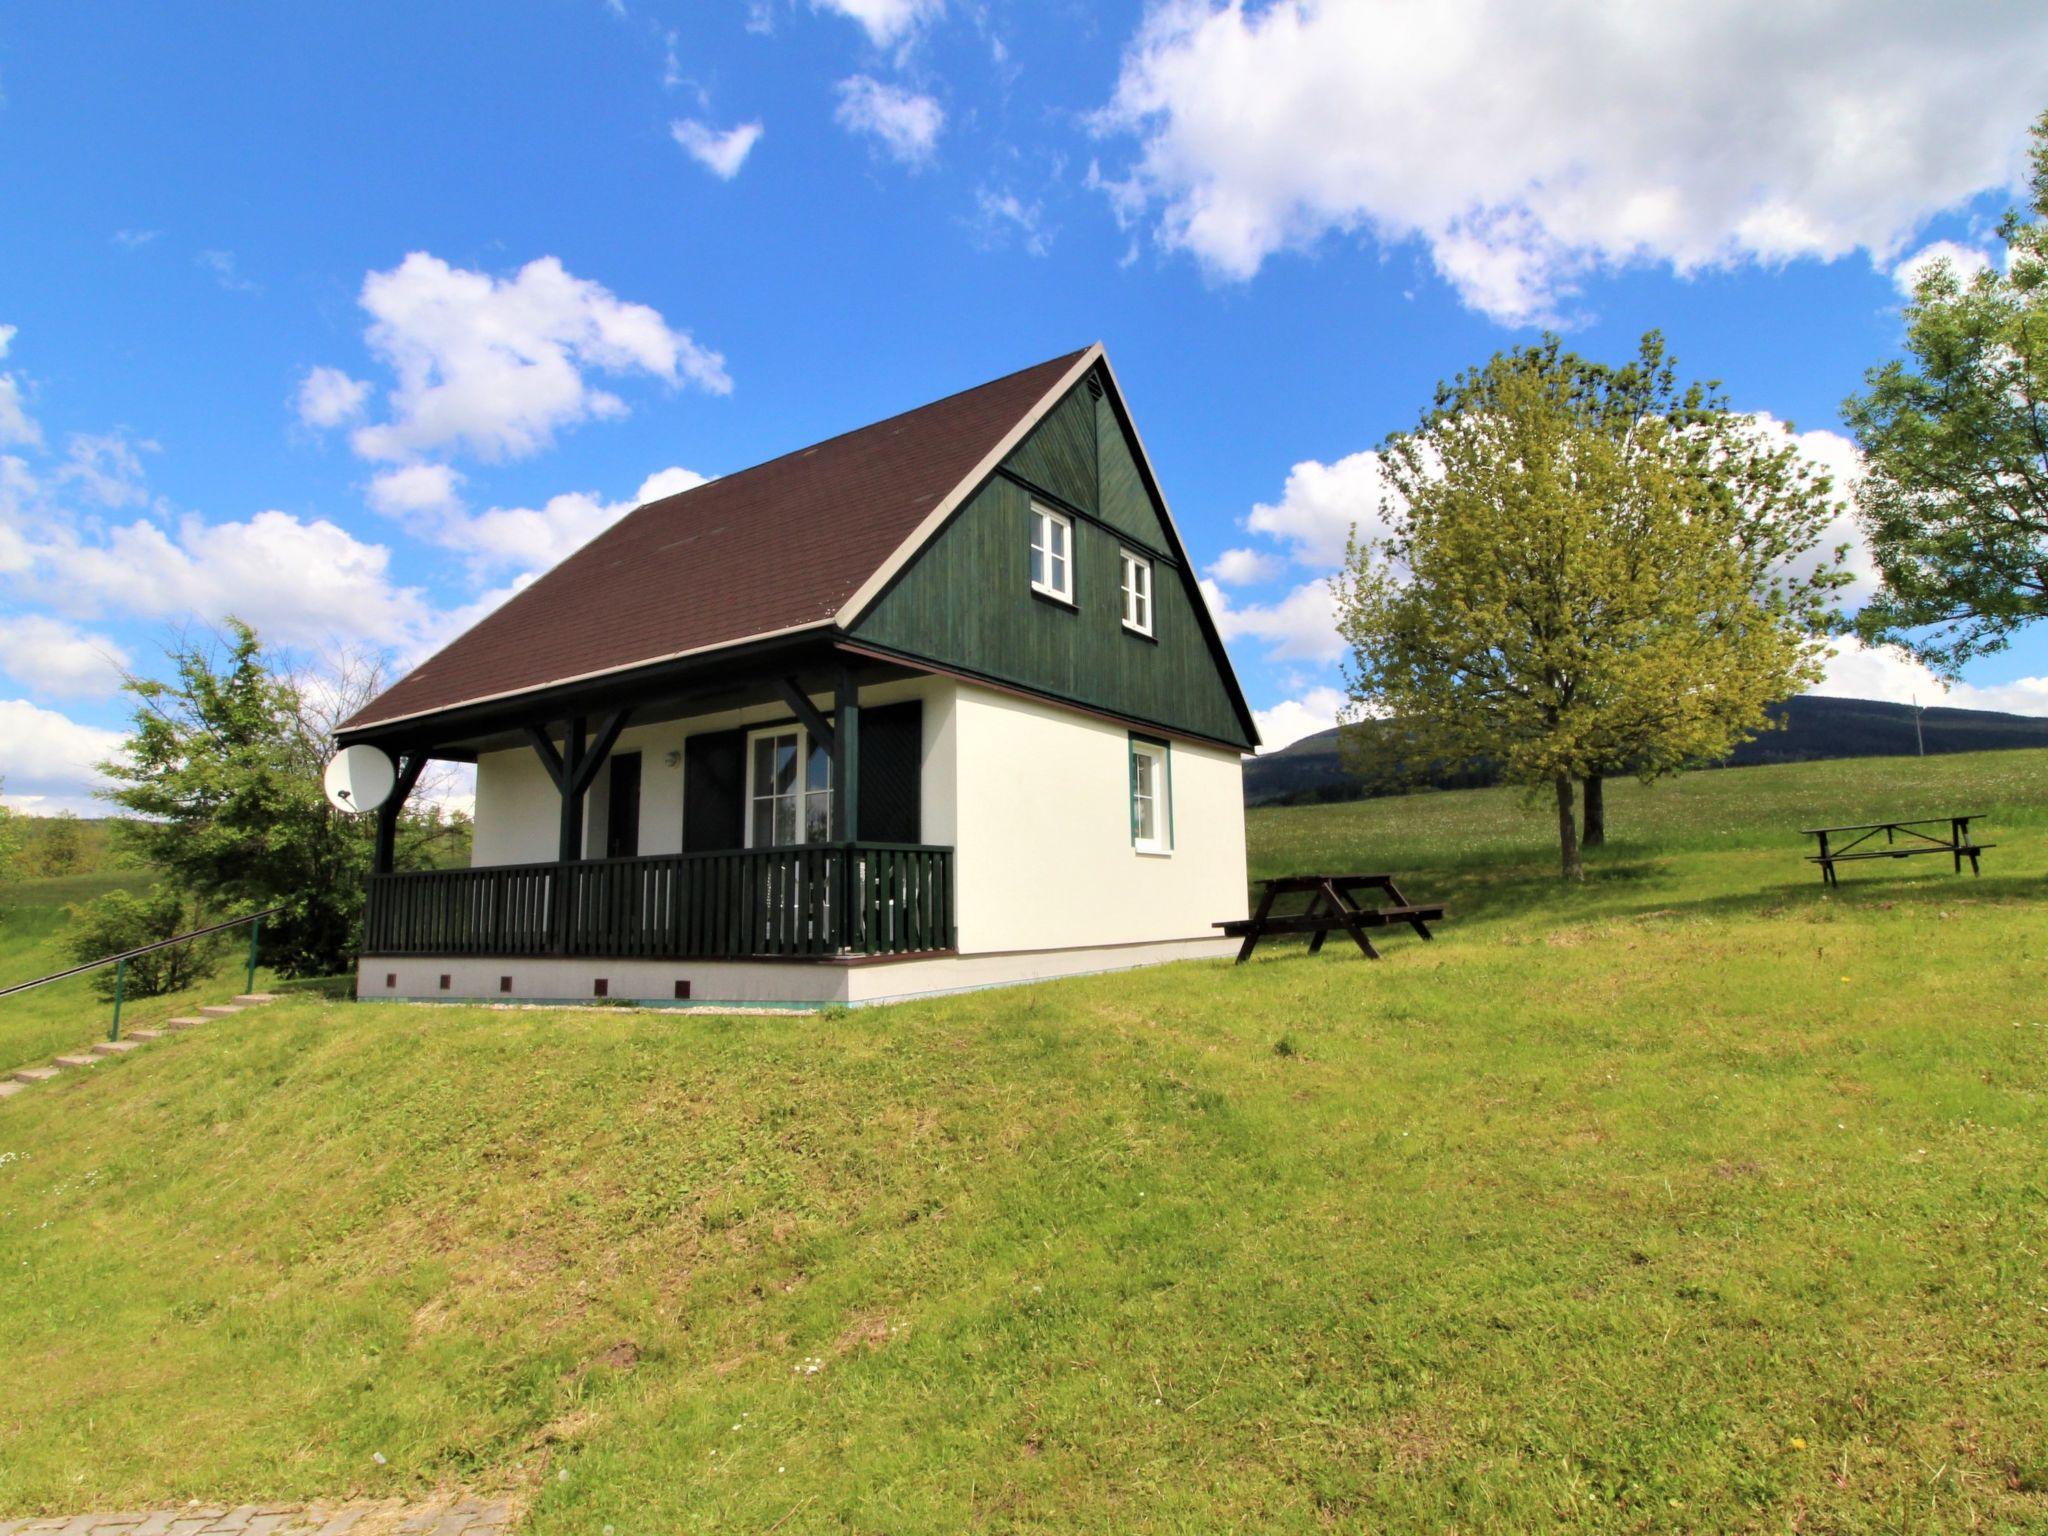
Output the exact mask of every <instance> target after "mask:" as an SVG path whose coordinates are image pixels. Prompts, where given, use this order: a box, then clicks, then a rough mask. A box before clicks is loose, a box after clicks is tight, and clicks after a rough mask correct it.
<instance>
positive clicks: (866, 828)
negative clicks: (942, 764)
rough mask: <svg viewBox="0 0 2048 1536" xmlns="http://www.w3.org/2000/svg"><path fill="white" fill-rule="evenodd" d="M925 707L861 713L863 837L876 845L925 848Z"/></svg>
mask: <svg viewBox="0 0 2048 1536" xmlns="http://www.w3.org/2000/svg"><path fill="white" fill-rule="evenodd" d="M923 799H924V704H923V703H922V702H921V701H920V700H917V699H911V700H909V701H907V702H905V703H902V704H884V705H880V706H870V707H869V708H866V709H863V710H862V711H861V712H860V835H861V837H862V838H863V839H864V840H866V841H868V842H873V843H916V842H922V841H923V838H922V837H921V836H920V833H921V832H922V830H923V820H922V818H923Z"/></svg>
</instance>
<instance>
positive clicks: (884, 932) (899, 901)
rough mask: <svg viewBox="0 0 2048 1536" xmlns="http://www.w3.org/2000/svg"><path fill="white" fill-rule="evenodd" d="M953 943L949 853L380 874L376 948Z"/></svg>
mask: <svg viewBox="0 0 2048 1536" xmlns="http://www.w3.org/2000/svg"><path fill="white" fill-rule="evenodd" d="M952 947H953V850H952V849H950V848H938V847H930V846H926V845H923V844H913V843H809V844H804V845H801V846H798V847H791V848H750V849H745V850H736V851H734V852H731V853H683V854H661V855H655V856H652V857H646V858H633V859H585V860H582V861H579V862H577V863H572V864H501V865H487V866H485V867H482V868H479V869H445V870H428V871H423V872H418V873H409V874H394V875H372V876H371V877H370V888H369V904H368V907H367V910H366V911H365V913H364V917H363V953H364V954H366V955H506V956H539V955H592V956H609V957H619V958H627V959H649V960H693V959H706V960H709V959H724V960H739V959H749V958H754V957H760V956H772V957H790V956H825V955H838V954H858V955H897V954H915V953H918V952H921V951H928V950H939V949H950V948H952Z"/></svg>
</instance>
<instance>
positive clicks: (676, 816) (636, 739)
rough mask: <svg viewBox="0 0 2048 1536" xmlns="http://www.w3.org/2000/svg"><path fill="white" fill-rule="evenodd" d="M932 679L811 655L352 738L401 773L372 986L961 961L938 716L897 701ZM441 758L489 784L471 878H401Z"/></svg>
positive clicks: (566, 689)
mask: <svg viewBox="0 0 2048 1536" xmlns="http://www.w3.org/2000/svg"><path fill="white" fill-rule="evenodd" d="M927 680H928V679H927V677H926V674H925V672H924V671H923V669H921V668H918V667H915V666H913V665H910V664H909V663H907V662H905V661H899V660H897V659H895V658H892V657H888V656H886V655H882V654H878V653H875V652H872V651H868V650H865V649H857V648H852V647H846V646H843V645H837V644H831V643H824V642H820V641H815V640H809V641H804V642H801V643H786V644H782V645H775V646H767V647H761V648H757V649H753V650H751V651H750V652H748V653H742V654H736V653H735V652H733V651H727V652H724V653H723V654H720V655H717V656H711V657H704V658H697V659H689V660H680V661H676V662H671V663H666V664H663V665H661V666H659V667H651V668H644V669H636V671H635V673H633V674H630V675H613V676H610V677H606V678H604V679H602V680H599V681H597V682H595V683H593V684H591V685H588V686H581V687H579V686H577V685H574V684H568V685H563V686H561V687H558V688H552V689H548V690H540V691H536V692H535V693H533V694H529V695H526V696H523V697H522V698H520V699H517V700H506V701H502V702H498V703H495V704H484V705H472V706H465V707H464V708H463V709H461V710H456V711H447V712H442V713H440V714H436V715H432V716H427V717H423V718H420V719H416V720H405V721H394V722H388V723H384V724H380V725H378V726H374V727H370V728H366V729H363V730H358V731H353V732H348V733H345V734H344V736H343V740H344V742H345V743H353V742H370V743H372V744H374V745H377V746H380V747H382V748H383V749H384V750H385V751H386V752H387V753H388V754H389V755H390V756H391V757H392V759H393V760H394V762H395V763H396V765H397V769H398V775H397V788H396V789H395V790H394V792H393V794H392V795H391V796H390V798H389V799H387V800H386V801H385V803H384V804H383V805H382V806H381V807H380V808H379V810H378V812H377V815H378V835H377V841H376V854H375V859H374V865H373V871H372V873H371V875H370V877H369V882H368V891H367V903H366V909H365V916H364V927H363V943H362V955H363V958H364V962H365V966H366V968H367V966H368V964H369V962H370V961H372V960H374V959H381V958H387V957H388V958H391V959H394V960H395V959H399V958H408V957H409V958H415V959H419V958H428V957H443V958H447V959H449V960H460V959H468V960H481V959H487V958H501V959H505V960H513V959H527V960H534V961H540V960H556V961H567V960H579V959H607V960H619V961H633V960H646V961H682V960H698V961H702V960H714V961H752V960H774V961H790V960H799V961H801V960H811V961H832V960H834V959H847V960H857V959H864V958H877V959H879V958H891V957H911V956H918V955H927V956H929V955H943V954H946V953H949V952H951V951H952V950H954V949H955V947H956V937H955V925H954V890H955V881H954V854H953V849H952V847H951V846H950V845H949V844H946V843H935V842H926V841H924V840H923V838H922V835H921V834H922V816H921V814H920V811H921V801H922V799H923V798H924V797H923V789H924V786H923V782H922V781H923V766H922V765H923V752H922V730H921V720H922V715H921V704H920V702H919V701H918V699H917V698H916V697H915V696H914V694H913V696H912V697H910V698H908V699H906V698H905V697H904V695H905V691H906V687H907V686H908V685H911V684H914V683H918V682H924V681H927ZM877 698H879V699H881V700H883V701H885V702H884V703H883V705H882V706H881V707H879V708H877V707H874V701H875V700H876V699H877ZM864 704H865V705H866V707H864ZM736 722H737V723H736ZM864 725H865V726H868V727H869V729H866V730H864ZM436 760H441V761H454V762H472V763H478V764H479V765H480V766H479V790H478V817H477V852H476V858H477V862H476V863H475V864H474V865H473V866H472V867H471V868H468V869H447V870H427V871H408V872H397V871H394V869H393V867H392V865H393V852H394V849H395V846H396V831H397V824H398V818H399V815H400V814H401V811H402V807H403V805H404V803H405V800H406V798H407V797H408V796H409V795H410V794H411V792H412V791H413V789H414V788H415V787H416V786H417V784H418V782H419V780H420V777H421V775H422V773H423V772H424V771H425V769H426V767H427V765H428V764H429V763H430V762H433V761H436ZM486 778H488V779H489V781H490V784H491V786H492V787H493V794H492V795H490V796H487V795H486V793H485V790H486V784H485V780H486ZM507 786H509V788H508V787H507ZM949 831H950V827H945V828H943V829H942V832H949ZM550 843H551V844H552V845H553V847H552V852H553V855H554V856H553V857H552V858H545V857H539V856H538V855H540V854H541V852H542V850H543V849H545V848H546V847H547V846H548V845H549V844H550ZM536 845H538V846H536Z"/></svg>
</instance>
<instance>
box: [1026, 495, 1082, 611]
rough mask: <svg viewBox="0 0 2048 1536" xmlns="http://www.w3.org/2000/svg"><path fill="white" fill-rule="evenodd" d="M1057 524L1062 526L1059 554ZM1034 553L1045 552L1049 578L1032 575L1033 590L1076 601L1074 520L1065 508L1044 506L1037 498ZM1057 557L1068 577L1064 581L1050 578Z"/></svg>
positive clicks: (1070, 603) (1069, 602)
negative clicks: (1054, 532)
mask: <svg viewBox="0 0 2048 1536" xmlns="http://www.w3.org/2000/svg"><path fill="white" fill-rule="evenodd" d="M1054 528H1058V529H1059V530H1060V545H1061V549H1060V552H1059V553H1058V554H1055V553H1054V552H1053V539H1052V529H1054ZM1031 553H1032V555H1033V556H1034V557H1036V556H1038V555H1041V554H1042V555H1044V556H1045V567H1046V574H1047V578H1048V579H1047V580H1044V581H1040V580H1039V579H1038V578H1037V577H1036V576H1033V577H1032V578H1031V590H1032V591H1034V592H1039V593H1043V594H1044V595H1045V596H1047V597H1049V598H1051V599H1052V600H1053V601H1054V602H1059V603H1065V604H1067V605H1068V606H1069V607H1072V606H1073V602H1074V520H1073V519H1072V518H1071V517H1068V516H1067V515H1066V514H1065V513H1064V512H1055V511H1053V509H1052V508H1051V507H1042V506H1040V505H1039V504H1038V503H1037V502H1035V501H1034V502H1033V503H1031ZM1055 560H1057V561H1058V562H1059V573H1060V575H1061V576H1062V577H1064V578H1065V579H1064V580H1063V581H1058V582H1056V581H1053V580H1051V579H1050V577H1051V575H1052V571H1053V562H1054V561H1055Z"/></svg>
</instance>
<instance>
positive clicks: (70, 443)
mask: <svg viewBox="0 0 2048 1536" xmlns="http://www.w3.org/2000/svg"><path fill="white" fill-rule="evenodd" d="M155 448H156V444H155V443H134V442H131V441H129V439H128V438H127V437H126V436H125V435H124V434H123V433H121V432H119V431H114V432H103V433H94V432H74V433H72V434H71V436H70V437H69V438H68V439H67V440H66V442H65V458H64V462H63V463H62V464H60V465H58V466H57V468H56V469H55V470H54V471H53V472H52V478H53V479H54V480H55V481H56V482H57V483H58V484H60V485H66V486H71V487H74V488H76V489H77V490H79V491H82V492H83V493H84V494H85V495H87V496H88V497H90V498H91V499H92V500H94V501H96V502H98V503H99V504H100V505H101V506H103V507H139V506H141V505H142V504H143V503H144V502H146V501H147V500H149V491H148V489H147V487H146V486H145V485H144V483H143V472H142V455H141V454H140V453H139V452H138V451H137V450H138V449H149V450H151V451H154V450H155Z"/></svg>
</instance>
